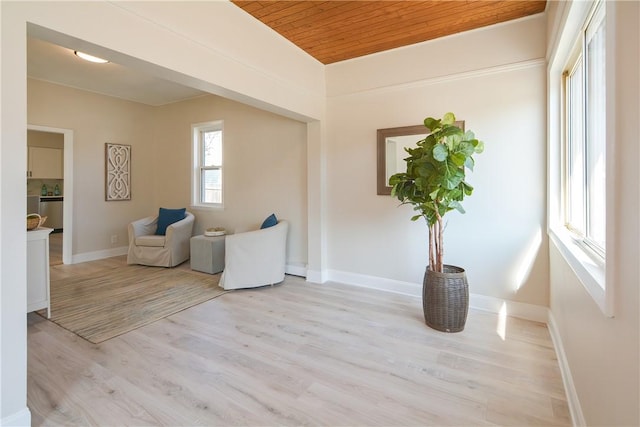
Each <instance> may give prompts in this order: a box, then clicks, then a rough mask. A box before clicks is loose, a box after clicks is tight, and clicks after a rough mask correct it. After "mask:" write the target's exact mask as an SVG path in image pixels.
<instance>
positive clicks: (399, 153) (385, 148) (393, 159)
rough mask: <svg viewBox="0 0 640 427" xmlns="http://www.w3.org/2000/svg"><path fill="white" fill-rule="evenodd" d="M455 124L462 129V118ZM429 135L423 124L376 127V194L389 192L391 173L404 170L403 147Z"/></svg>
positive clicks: (405, 153) (383, 194)
mask: <svg viewBox="0 0 640 427" xmlns="http://www.w3.org/2000/svg"><path fill="white" fill-rule="evenodd" d="M455 125H456V126H458V127H459V128H460V129H462V130H463V131H464V120H458V121H456V122H455ZM427 135H429V129H427V128H426V127H424V125H416V126H403V127H398V128H387V129H378V173H377V177H376V179H377V187H378V195H381V196H388V195H390V194H391V187H390V186H389V178H390V177H391V175H393V174H395V173H398V172H404V171H405V170H406V169H405V168H406V164H405V162H404V159H405V157H407V155H408V154H407V152H406V151H405V147H406V148H408V147H414V146H415V145H416V143H417V142H418V141H420V140H421V139H424V138H426V137H427Z"/></svg>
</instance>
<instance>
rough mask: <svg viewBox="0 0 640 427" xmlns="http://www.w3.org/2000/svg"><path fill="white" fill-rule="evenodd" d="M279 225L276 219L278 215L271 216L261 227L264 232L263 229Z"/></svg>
mask: <svg viewBox="0 0 640 427" xmlns="http://www.w3.org/2000/svg"><path fill="white" fill-rule="evenodd" d="M277 223H278V218H276V214H271V215H269V216H268V217H267V219H265V220H264V222H263V223H262V225H261V226H260V229H261V230H262V229H263V228H269V227H273V226H274V225H276V224H277Z"/></svg>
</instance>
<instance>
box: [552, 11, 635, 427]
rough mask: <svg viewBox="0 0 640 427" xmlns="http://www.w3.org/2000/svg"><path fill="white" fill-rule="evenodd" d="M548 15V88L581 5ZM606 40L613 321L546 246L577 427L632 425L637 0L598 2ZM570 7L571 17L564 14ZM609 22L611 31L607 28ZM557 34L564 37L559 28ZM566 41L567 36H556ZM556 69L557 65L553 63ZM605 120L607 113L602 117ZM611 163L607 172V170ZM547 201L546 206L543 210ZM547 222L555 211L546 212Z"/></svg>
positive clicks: (555, 107) (555, 105)
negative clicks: (603, 10) (602, 9)
mask: <svg viewBox="0 0 640 427" xmlns="http://www.w3.org/2000/svg"><path fill="white" fill-rule="evenodd" d="M551 6H552V8H551V10H550V14H549V18H550V21H549V25H550V26H555V28H553V29H552V31H550V35H551V36H552V38H551V39H550V41H549V47H548V51H549V53H550V61H551V66H550V73H551V74H550V75H549V81H550V82H551V83H552V85H551V88H552V90H557V88H558V87H559V84H560V83H559V82H560V77H559V73H560V72H561V71H562V69H561V67H562V66H563V64H564V59H563V57H562V55H560V57H559V58H556V53H557V52H562V50H563V49H564V48H566V47H567V43H569V44H570V43H571V41H572V40H573V37H572V34H564V35H563V32H564V33H566V32H567V31H566V30H567V29H568V28H569V24H576V26H575V27H574V29H576V30H577V29H579V28H580V27H579V25H580V24H581V21H580V22H577V23H576V22H571V18H569V19H568V20H567V17H568V16H569V15H572V14H574V13H576V14H578V12H576V11H577V10H580V9H585V8H586V10H588V7H589V4H585V3H584V2H573V3H569V2H567V3H554V4H552V5H551ZM606 7H607V9H606V11H607V26H608V27H607V38H608V42H610V44H609V43H608V44H607V49H608V50H610V51H609V52H608V54H611V55H612V56H611V58H612V61H610V62H608V68H607V73H610V74H608V75H607V92H608V94H607V96H608V99H609V101H610V102H608V106H607V114H608V117H607V121H609V122H610V125H608V129H613V130H614V133H613V135H611V134H610V135H608V138H613V141H612V142H613V145H612V146H613V150H611V151H608V153H607V155H608V156H613V157H612V158H611V159H607V160H608V162H609V161H611V163H608V166H607V167H608V168H609V169H608V170H607V175H608V179H613V180H614V185H611V186H609V185H608V187H607V191H609V192H610V194H608V196H607V197H608V201H611V203H609V206H608V208H607V258H606V262H607V266H606V270H607V273H606V279H607V280H606V286H607V289H608V291H612V292H613V299H614V304H613V315H614V317H607V316H606V315H605V314H604V313H603V311H602V310H601V308H600V307H599V306H598V304H596V302H595V300H594V298H592V297H591V295H590V294H589V292H588V291H587V290H586V288H585V285H584V284H583V282H581V279H580V277H579V276H578V275H577V274H576V273H575V271H574V269H573V268H572V266H571V265H570V263H569V262H568V261H567V259H565V257H564V256H563V255H562V252H561V251H560V250H559V249H558V247H557V246H556V244H555V242H553V241H552V242H551V247H550V264H551V270H550V279H551V280H550V283H551V290H550V292H551V302H550V307H551V319H552V326H553V328H552V330H553V331H554V333H555V334H556V337H555V338H556V341H557V343H559V344H560V345H559V354H560V356H561V357H560V360H561V361H564V363H565V365H564V370H565V372H564V373H565V375H566V376H567V379H568V384H569V387H567V392H568V393H569V396H568V398H569V402H570V404H571V407H572V411H573V413H574V419H575V420H576V422H577V423H579V424H584V425H609V426H637V425H640V411H639V407H638V403H639V402H640V391H639V388H640V384H639V382H640V370H639V363H640V350H639V347H640V337H639V333H638V325H639V324H640V318H639V311H640V293H639V290H638V288H639V279H638V278H639V277H640V270H639V264H638V253H639V242H640V224H639V222H638V209H639V207H640V203H639V200H640V194H639V193H640V190H639V187H640V186H639V182H640V177H639V175H638V160H639V159H640V150H639V149H638V135H639V134H640V126H639V123H640V120H639V119H640V106H639V103H640V32H639V31H638V22H640V4H639V3H637V2H607V3H606ZM570 10H571V13H569V11H570ZM610 24H613V25H610ZM563 29H564V30H565V31H563ZM565 37H569V39H565ZM558 61H559V62H560V63H559V64H556V62H558ZM552 95H553V93H551V94H550V96H549V99H550V104H549V112H550V116H549V122H550V124H551V126H550V142H551V145H550V147H551V154H554V150H555V149H557V147H558V144H557V141H558V140H559V138H560V137H559V135H560V130H559V124H558V123H559V113H558V112H559V100H558V99H557V97H554V96H552ZM611 113H613V114H611ZM551 160H552V161H551V162H550V164H549V170H550V173H551V177H552V178H553V179H552V183H553V185H552V186H551V191H550V205H553V206H554V207H557V206H558V205H559V198H560V195H559V186H558V185H559V184H558V179H557V175H558V168H559V166H558V163H559V161H558V159H557V157H556V156H551ZM610 165H614V167H613V168H610ZM552 202H553V203H552ZM549 214H550V222H553V221H554V218H553V217H554V216H557V215H558V214H557V210H556V209H551V210H550V213H549Z"/></svg>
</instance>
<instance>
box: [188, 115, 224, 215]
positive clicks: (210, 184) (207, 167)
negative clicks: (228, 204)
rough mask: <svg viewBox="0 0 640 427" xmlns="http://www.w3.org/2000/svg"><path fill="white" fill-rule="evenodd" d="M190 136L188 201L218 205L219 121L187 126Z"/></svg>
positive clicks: (219, 179) (220, 155)
mask: <svg viewBox="0 0 640 427" xmlns="http://www.w3.org/2000/svg"><path fill="white" fill-rule="evenodd" d="M191 130H192V136H193V178H192V185H191V192H192V196H191V197H192V204H193V205H194V206H200V207H222V196H223V194H222V191H223V190H222V189H223V186H222V179H223V173H222V140H223V132H222V121H216V122H207V123H201V124H196V125H192V126H191Z"/></svg>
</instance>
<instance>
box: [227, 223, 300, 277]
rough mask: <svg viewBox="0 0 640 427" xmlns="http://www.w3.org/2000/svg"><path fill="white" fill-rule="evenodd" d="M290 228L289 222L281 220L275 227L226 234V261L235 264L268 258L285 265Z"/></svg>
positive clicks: (270, 260)
mask: <svg viewBox="0 0 640 427" xmlns="http://www.w3.org/2000/svg"><path fill="white" fill-rule="evenodd" d="M288 228H289V224H288V222H286V221H282V220H281V221H280V222H279V223H278V224H277V225H274V226H273V227H269V228H264V229H261V230H254V231H246V232H244V233H238V234H230V235H228V236H226V238H225V246H226V249H225V250H226V255H225V258H226V262H227V263H228V264H229V265H234V264H236V263H240V264H244V263H246V262H249V264H251V263H255V262H258V260H263V261H265V260H266V262H267V263H275V264H282V265H283V266H284V263H285V257H286V242H287V230H288Z"/></svg>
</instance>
